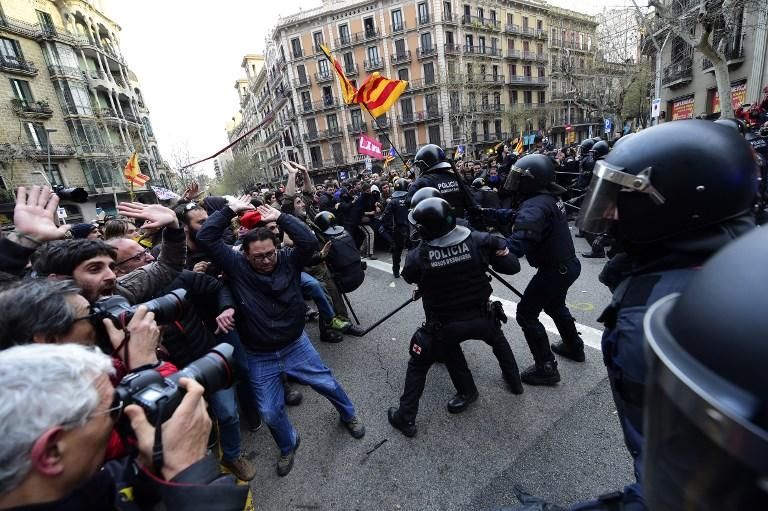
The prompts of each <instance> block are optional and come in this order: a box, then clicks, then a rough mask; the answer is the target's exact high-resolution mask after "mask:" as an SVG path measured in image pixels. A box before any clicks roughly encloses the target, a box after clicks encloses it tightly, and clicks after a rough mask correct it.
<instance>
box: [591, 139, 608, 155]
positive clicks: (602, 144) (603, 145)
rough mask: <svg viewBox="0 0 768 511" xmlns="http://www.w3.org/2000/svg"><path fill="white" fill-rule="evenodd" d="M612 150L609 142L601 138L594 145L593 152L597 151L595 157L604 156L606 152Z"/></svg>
mask: <svg viewBox="0 0 768 511" xmlns="http://www.w3.org/2000/svg"><path fill="white" fill-rule="evenodd" d="M610 151H611V147H610V146H609V145H608V142H606V141H605V140H601V141H599V142H595V145H593V146H592V152H593V153H595V159H598V158H602V157H603V156H605V155H606V154H608V153H609V152H610Z"/></svg>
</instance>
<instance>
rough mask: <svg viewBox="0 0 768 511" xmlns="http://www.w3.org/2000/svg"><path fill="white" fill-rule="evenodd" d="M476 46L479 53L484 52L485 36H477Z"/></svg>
mask: <svg viewBox="0 0 768 511" xmlns="http://www.w3.org/2000/svg"><path fill="white" fill-rule="evenodd" d="M477 46H478V51H479V53H485V37H484V36H479V37H478V38H477Z"/></svg>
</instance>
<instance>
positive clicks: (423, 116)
mask: <svg viewBox="0 0 768 511" xmlns="http://www.w3.org/2000/svg"><path fill="white" fill-rule="evenodd" d="M442 117H443V114H442V112H441V111H440V109H439V108H433V109H427V110H421V111H419V112H413V113H410V114H403V115H398V116H397V121H398V123H399V124H413V123H417V122H424V121H431V120H435V119H442Z"/></svg>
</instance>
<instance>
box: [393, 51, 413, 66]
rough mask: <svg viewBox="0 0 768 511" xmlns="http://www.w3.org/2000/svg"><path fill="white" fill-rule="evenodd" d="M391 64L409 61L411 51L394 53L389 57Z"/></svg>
mask: <svg viewBox="0 0 768 511" xmlns="http://www.w3.org/2000/svg"><path fill="white" fill-rule="evenodd" d="M391 59H392V63H393V64H404V63H405V62H410V61H411V50H405V51H403V52H400V53H395V54H394V55H392V56H391Z"/></svg>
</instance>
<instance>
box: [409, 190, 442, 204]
mask: <svg viewBox="0 0 768 511" xmlns="http://www.w3.org/2000/svg"><path fill="white" fill-rule="evenodd" d="M435 197H437V198H438V199H442V198H443V194H442V193H440V190H438V189H437V188H433V187H431V186H425V187H424V188H419V189H418V190H416V193H414V194H413V197H411V204H410V206H411V208H415V207H416V206H418V205H419V202H421V201H423V200H424V199H432V198H435Z"/></svg>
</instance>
